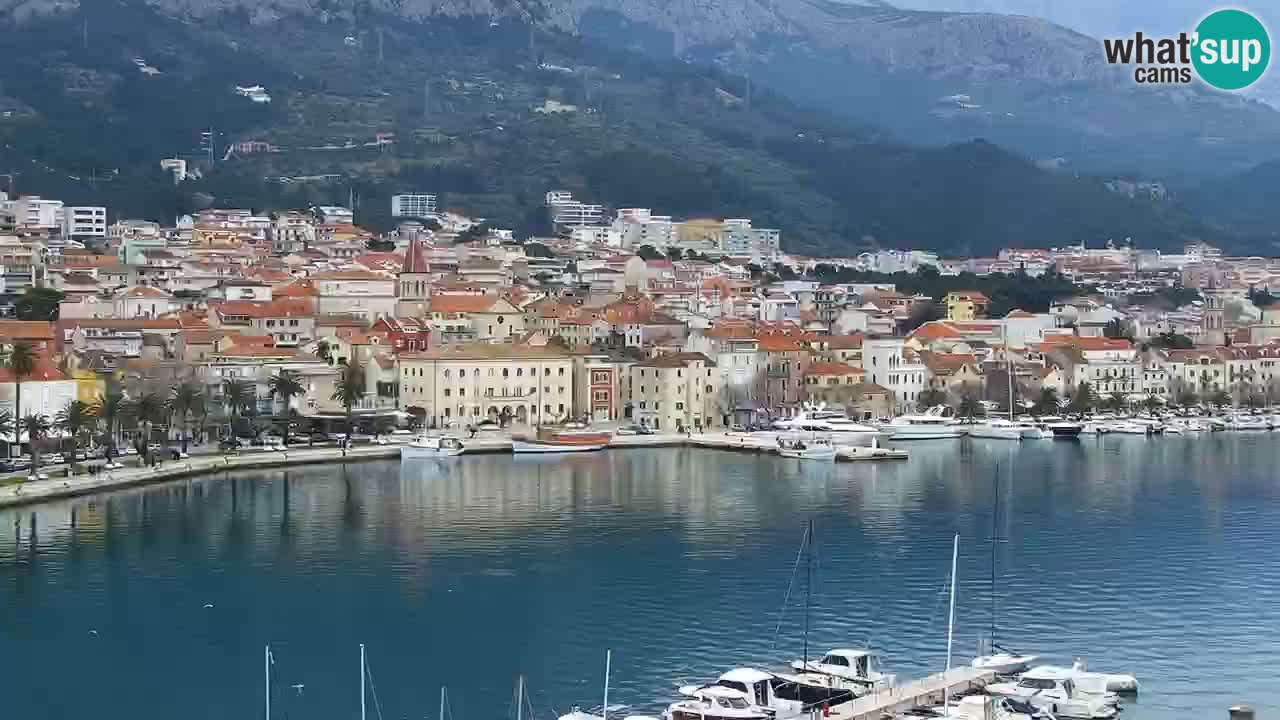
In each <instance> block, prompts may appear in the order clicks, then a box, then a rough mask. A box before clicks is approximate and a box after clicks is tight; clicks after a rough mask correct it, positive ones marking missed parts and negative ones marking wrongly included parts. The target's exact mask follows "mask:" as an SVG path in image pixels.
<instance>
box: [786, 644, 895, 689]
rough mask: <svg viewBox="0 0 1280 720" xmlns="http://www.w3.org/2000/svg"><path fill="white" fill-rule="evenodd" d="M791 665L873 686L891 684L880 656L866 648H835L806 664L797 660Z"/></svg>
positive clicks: (799, 668)
mask: <svg viewBox="0 0 1280 720" xmlns="http://www.w3.org/2000/svg"><path fill="white" fill-rule="evenodd" d="M791 667H793V668H795V669H796V670H800V671H802V672H816V673H822V674H824V675H831V676H833V677H837V678H840V679H842V680H848V681H852V682H854V683H858V684H862V685H869V686H873V687H880V686H886V687H887V686H889V685H892V684H893V678H894V676H893V675H886V674H885V673H883V672H881V670H880V656H879V655H878V654H877V653H876V652H875V651H873V650H866V649H849V648H836V649H835V650H830V651H828V652H827V654H826V655H823V656H822V658H821V659H819V660H815V661H810V662H809V663H808V664H807V665H806V664H805V663H803V662H801V661H798V660H797V661H795V662H793V663H791Z"/></svg>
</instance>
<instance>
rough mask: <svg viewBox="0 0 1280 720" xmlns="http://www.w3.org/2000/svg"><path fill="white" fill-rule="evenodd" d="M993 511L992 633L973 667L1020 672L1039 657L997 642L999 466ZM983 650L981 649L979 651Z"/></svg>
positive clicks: (993, 482) (1000, 673)
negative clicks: (1010, 650) (1008, 648)
mask: <svg viewBox="0 0 1280 720" xmlns="http://www.w3.org/2000/svg"><path fill="white" fill-rule="evenodd" d="M992 493H993V494H992V503H993V505H992V511H991V634H990V637H989V638H988V639H987V643H988V647H986V648H985V650H986V654H985V655H979V656H978V657H976V658H974V659H973V663H972V664H973V667H976V668H981V669H984V670H994V671H995V672H996V673H997V674H999V675H1012V674H1014V673H1020V672H1022V671H1024V670H1026V669H1027V668H1029V667H1031V663H1033V662H1035V661H1036V660H1038V659H1039V657H1038V656H1036V655H1021V654H1018V653H1013V652H1009V651H1008V650H1005V649H1004V648H1002V647H1000V646H999V645H998V644H996V565H997V563H996V548H997V546H998V545H999V542H1000V539H999V536H1000V471H999V469H998V468H997V470H996V474H995V477H994V478H993V480H992ZM981 651H982V650H981V649H980V650H979V652H981Z"/></svg>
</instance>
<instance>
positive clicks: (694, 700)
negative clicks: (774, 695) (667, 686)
mask: <svg viewBox="0 0 1280 720" xmlns="http://www.w3.org/2000/svg"><path fill="white" fill-rule="evenodd" d="M680 692H681V693H683V694H685V695H688V696H689V697H690V699H688V700H681V701H680V702H677V703H674V704H673V705H671V707H670V708H668V709H667V715H668V717H670V719H671V720H767V718H768V714H767V713H766V712H765V711H764V710H763V709H761V708H759V707H757V706H756V705H755V704H754V703H752V702H751V701H750V700H749V697H748V696H747V695H746V694H745V693H743V692H742V691H741V690H738V689H736V688H730V687H721V686H719V685H705V686H703V687H698V688H681V690H680Z"/></svg>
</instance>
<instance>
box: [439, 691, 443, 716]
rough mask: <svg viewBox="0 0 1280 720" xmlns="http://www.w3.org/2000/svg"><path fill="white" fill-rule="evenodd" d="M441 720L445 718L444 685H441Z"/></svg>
mask: <svg viewBox="0 0 1280 720" xmlns="http://www.w3.org/2000/svg"><path fill="white" fill-rule="evenodd" d="M439 720H444V686H443V685H441V686H440V718H439Z"/></svg>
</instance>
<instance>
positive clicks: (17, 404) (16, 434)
mask: <svg viewBox="0 0 1280 720" xmlns="http://www.w3.org/2000/svg"><path fill="white" fill-rule="evenodd" d="M13 427H14V431H13V440H14V442H15V443H17V445H18V452H22V382H21V381H20V380H18V378H16V377H15V378H14V379H13ZM33 467H34V464H33Z"/></svg>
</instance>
